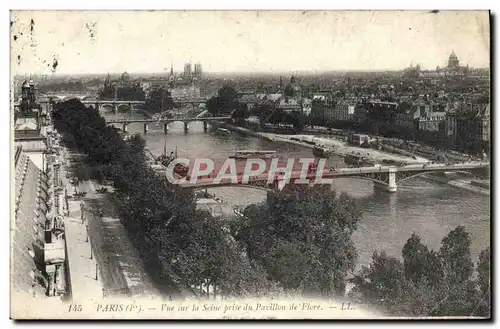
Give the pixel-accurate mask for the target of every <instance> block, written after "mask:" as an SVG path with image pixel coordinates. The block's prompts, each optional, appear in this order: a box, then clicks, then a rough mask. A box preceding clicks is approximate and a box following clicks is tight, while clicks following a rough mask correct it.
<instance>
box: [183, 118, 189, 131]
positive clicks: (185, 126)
mask: <svg viewBox="0 0 500 329" xmlns="http://www.w3.org/2000/svg"><path fill="white" fill-rule="evenodd" d="M188 130H189V126H188V123H187V121H186V122H184V132H186V133H187V132H188Z"/></svg>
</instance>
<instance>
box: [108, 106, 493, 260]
mask: <svg viewBox="0 0 500 329" xmlns="http://www.w3.org/2000/svg"><path fill="white" fill-rule="evenodd" d="M129 115H130V114H120V113H118V114H105V116H106V117H107V118H124V117H129ZM133 117H138V116H136V115H133ZM128 132H129V133H141V134H142V135H143V136H144V137H145V139H146V142H147V145H146V147H147V148H148V149H149V150H150V151H151V152H152V153H153V154H155V155H160V154H161V153H162V152H163V149H164V145H165V140H166V144H167V150H168V152H170V151H172V150H174V148H175V147H177V148H178V154H179V156H186V157H193V156H201V157H207V158H214V157H215V158H221V159H223V158H225V157H227V156H228V155H232V154H234V152H235V151H236V150H241V149H260V150H276V151H277V153H278V154H279V155H280V156H285V157H300V156H302V157H312V152H311V150H310V149H308V148H305V147H302V146H297V145H292V144H288V143H275V142H270V141H265V140H262V139H259V138H256V137H249V136H244V135H241V134H239V133H236V132H233V133H232V135H231V136H220V135H217V134H215V133H214V130H213V129H212V128H209V130H208V132H207V133H205V132H204V131H203V124H202V123H201V122H192V123H190V124H189V131H188V132H187V133H185V132H184V124H183V123H182V122H174V123H172V124H170V129H169V132H168V134H167V135H165V134H164V133H163V125H158V126H157V125H156V124H150V125H149V131H148V133H147V134H146V135H144V134H143V124H140V123H133V124H130V125H129V126H128ZM328 161H329V162H330V163H331V164H332V165H335V166H338V167H341V166H344V162H343V159H342V158H340V157H331V158H330V159H329V160H328ZM332 188H334V189H335V190H337V191H345V192H347V193H348V194H350V195H352V196H354V197H356V198H358V199H359V200H360V202H361V204H362V209H363V217H362V219H361V221H360V223H359V225H358V228H357V230H356V232H355V233H354V235H353V240H354V242H355V243H356V248H357V250H358V254H359V257H358V265H367V264H368V263H369V262H370V260H371V256H372V254H373V252H374V251H382V250H385V251H386V252H387V254H389V255H391V256H394V257H398V258H399V257H401V249H402V247H403V245H404V243H405V242H406V240H407V239H408V238H409V237H410V235H411V234H412V233H416V234H418V235H419V236H420V237H421V239H422V242H423V243H425V244H427V246H428V247H429V248H431V249H438V248H439V246H440V244H441V240H442V239H443V238H444V236H445V235H446V234H447V233H448V232H449V231H450V230H452V229H454V228H455V227H457V226H458V225H464V226H465V227H466V229H467V231H468V232H469V234H470V237H471V241H472V245H471V254H472V257H473V261H474V262H477V260H478V256H479V253H480V251H481V250H483V249H485V248H486V247H488V246H489V245H490V218H491V216H490V214H491V212H490V200H489V197H488V196H485V195H482V194H477V193H474V192H470V191H466V190H462V189H459V188H456V187H453V186H450V185H447V184H441V183H436V182H432V181H429V180H426V179H425V178H418V177H417V178H414V179H410V180H407V181H405V182H404V183H402V185H400V186H398V191H397V192H396V193H387V192H384V191H381V190H378V189H374V186H373V183H372V182H370V181H365V180H359V179H352V178H340V179H336V180H334V184H333V185H332ZM210 191H211V192H213V193H215V194H216V195H217V196H219V197H221V198H222V199H223V200H224V202H225V203H227V205H228V206H233V205H240V206H244V205H248V204H252V203H257V202H261V201H263V200H265V198H266V192H265V191H262V190H257V189H252V188H244V187H220V188H215V189H211V190H210Z"/></svg>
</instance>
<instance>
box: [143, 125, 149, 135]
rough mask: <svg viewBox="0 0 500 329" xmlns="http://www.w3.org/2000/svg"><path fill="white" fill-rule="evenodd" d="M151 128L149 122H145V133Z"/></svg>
mask: <svg viewBox="0 0 500 329" xmlns="http://www.w3.org/2000/svg"><path fill="white" fill-rule="evenodd" d="M148 130H149V126H148V124H147V123H145V124H144V134H147V133H148Z"/></svg>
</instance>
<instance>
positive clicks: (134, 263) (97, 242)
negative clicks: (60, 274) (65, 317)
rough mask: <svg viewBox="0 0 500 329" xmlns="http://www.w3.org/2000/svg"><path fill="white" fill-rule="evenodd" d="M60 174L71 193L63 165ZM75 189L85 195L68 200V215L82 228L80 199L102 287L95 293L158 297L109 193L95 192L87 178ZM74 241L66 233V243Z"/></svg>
mask: <svg viewBox="0 0 500 329" xmlns="http://www.w3.org/2000/svg"><path fill="white" fill-rule="evenodd" d="M61 177H62V179H63V182H65V185H66V188H67V190H68V195H72V194H73V192H74V188H73V186H72V185H71V184H70V183H69V179H68V178H66V171H65V169H62V171H61ZM77 189H78V191H84V192H86V195H85V197H83V198H76V199H70V200H72V201H70V202H69V204H70V209H72V212H71V214H70V215H71V216H72V217H73V218H72V219H73V220H74V222H73V221H72V222H71V223H72V224H73V225H76V223H78V225H80V227H81V230H82V231H84V227H85V225H82V224H81V220H80V206H79V205H80V202H82V201H83V203H84V205H85V211H84V214H85V215H84V219H85V223H86V225H88V231H89V237H90V241H91V244H92V250H93V258H94V260H93V262H95V261H97V264H98V267H99V279H100V280H101V281H102V285H103V288H104V291H100V293H99V296H101V295H102V294H103V292H104V295H105V296H116V295H128V296H136V297H146V296H147V297H151V298H159V296H160V295H161V294H160V292H159V291H158V290H157V289H156V288H155V287H154V285H153V283H152V282H151V279H150V278H149V276H148V275H147V273H146V271H145V270H144V265H143V262H142V260H141V258H140V257H139V255H138V254H137V252H136V250H135V247H134V246H133V245H132V242H131V241H130V240H129V237H128V235H127V234H126V232H125V228H124V227H123V225H122V224H121V223H120V221H119V219H118V218H117V217H116V212H115V209H114V208H113V205H112V203H111V202H110V200H109V196H107V195H106V194H99V193H97V192H96V188H95V186H94V185H93V184H92V183H91V182H82V183H80V184H79V186H78V187H77ZM73 209H75V210H73ZM99 209H102V211H103V218H101V217H100V216H98V210H99ZM80 239H83V240H85V236H84V235H83V234H81V238H80ZM75 243H76V242H74V241H72V239H71V237H68V245H73V244H75ZM87 244H88V243H87ZM94 266H95V265H94ZM71 270H73V269H71ZM94 272H95V269H94ZM94 274H95V273H94ZM72 275H73V274H72ZM94 281H95V280H94ZM83 287H84V285H83Z"/></svg>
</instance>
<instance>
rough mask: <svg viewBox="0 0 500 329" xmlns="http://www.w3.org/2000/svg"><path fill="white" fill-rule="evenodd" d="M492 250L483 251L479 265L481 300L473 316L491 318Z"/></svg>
mask: <svg viewBox="0 0 500 329" xmlns="http://www.w3.org/2000/svg"><path fill="white" fill-rule="evenodd" d="M490 258H491V255H490V248H489V247H488V248H487V249H485V250H483V251H481V253H480V254H479V262H478V264H477V270H478V278H477V283H478V286H479V291H480V295H481V297H480V299H479V302H478V305H477V306H476V309H475V310H474V312H473V314H472V315H477V316H485V317H489V316H490V313H491V312H490V305H491V273H490V268H491V265H490Z"/></svg>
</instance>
